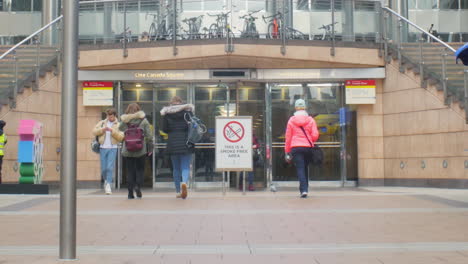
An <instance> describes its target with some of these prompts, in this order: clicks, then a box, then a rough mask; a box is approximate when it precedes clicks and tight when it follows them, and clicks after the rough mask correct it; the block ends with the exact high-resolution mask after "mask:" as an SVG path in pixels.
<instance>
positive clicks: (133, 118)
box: [119, 111, 153, 158]
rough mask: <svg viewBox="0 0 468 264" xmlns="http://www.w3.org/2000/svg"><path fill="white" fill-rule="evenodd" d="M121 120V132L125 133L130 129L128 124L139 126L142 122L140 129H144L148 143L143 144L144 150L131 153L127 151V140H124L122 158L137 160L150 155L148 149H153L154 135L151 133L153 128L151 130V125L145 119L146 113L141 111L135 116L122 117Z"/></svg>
mask: <svg viewBox="0 0 468 264" xmlns="http://www.w3.org/2000/svg"><path fill="white" fill-rule="evenodd" d="M120 119H121V120H122V122H121V123H120V125H119V130H120V131H124V132H125V130H127V128H128V123H131V124H138V123H140V122H141V123H140V126H139V127H141V128H142V129H143V133H144V135H145V142H146V144H143V148H142V149H141V150H140V151H136V152H130V151H128V150H127V147H126V146H125V139H124V141H123V146H122V156H124V157H131V158H137V157H141V156H143V155H145V154H146V153H148V149H147V148H148V147H150V148H151V146H153V133H152V132H151V128H150V124H149V122H148V120H146V118H145V113H144V112H143V111H139V112H136V113H134V114H127V115H122V116H121V117H120ZM151 151H152V150H151V149H150V150H149V152H151Z"/></svg>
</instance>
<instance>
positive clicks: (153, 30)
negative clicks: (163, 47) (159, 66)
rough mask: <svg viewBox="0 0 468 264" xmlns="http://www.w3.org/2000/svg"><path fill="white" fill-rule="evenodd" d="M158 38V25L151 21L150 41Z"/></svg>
mask: <svg viewBox="0 0 468 264" xmlns="http://www.w3.org/2000/svg"><path fill="white" fill-rule="evenodd" d="M155 40H156V25H155V24H154V23H151V26H150V29H149V31H148V41H155Z"/></svg>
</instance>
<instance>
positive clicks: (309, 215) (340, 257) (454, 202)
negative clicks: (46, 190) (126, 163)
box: [0, 189, 468, 264]
mask: <svg viewBox="0 0 468 264" xmlns="http://www.w3.org/2000/svg"><path fill="white" fill-rule="evenodd" d="M423 191H424V192H423ZM465 195H466V196H468V192H465V193H464V192H456V196H457V197H460V199H452V198H451V197H453V196H454V195H451V194H450V193H448V192H447V191H441V190H420V189H417V190H415V191H414V192H412V191H411V189H404V190H400V189H380V190H369V191H357V190H354V189H343V190H340V189H333V190H330V189H327V190H326V191H321V190H320V189H317V190H314V191H313V194H312V197H311V198H310V199H299V198H298V197H297V193H296V192H280V193H270V192H255V193H254V194H250V193H249V195H246V196H243V195H242V194H240V193H234V192H233V193H228V194H227V195H226V196H222V195H220V194H219V193H215V192H191V193H190V196H189V199H187V200H181V199H176V198H175V197H174V195H173V193H157V192H156V193H155V192H150V191H148V190H147V191H146V192H145V193H144V198H143V199H142V200H127V199H125V193H124V192H119V191H117V192H115V193H114V194H113V195H111V196H106V195H100V194H99V191H97V190H94V191H88V192H79V194H78V202H77V204H78V217H77V231H78V232H77V245H78V256H79V260H78V261H77V263H242V262H245V263H294V262H297V261H302V262H305V263H313V264H317V263H318V264H322V263H347V264H349V263H378V264H382V263H456V264H457V263H468V261H467V260H468V229H467V228H466V223H468V206H467V205H466V204H465V201H466V199H465V198H463V197H465ZM44 198H45V199H44ZM0 205H4V206H3V207H0V219H1V224H0V234H1V235H2V236H1V239H0V263H60V262H58V260H57V259H56V258H57V255H58V247H57V245H58V244H59V241H58V237H59V228H58V227H59V222H58V220H59V217H58V216H59V211H58V210H59V197H58V196H57V195H49V196H46V197H44V196H27V197H24V196H18V199H15V197H14V196H8V197H6V196H1V195H0ZM2 261H3V262H2Z"/></svg>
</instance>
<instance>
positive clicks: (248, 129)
mask: <svg viewBox="0 0 468 264" xmlns="http://www.w3.org/2000/svg"><path fill="white" fill-rule="evenodd" d="M215 153H216V156H215V157H216V171H252V170H253V159H252V154H253V153H252V117H251V116H234V117H220V116H218V117H216V152H215Z"/></svg>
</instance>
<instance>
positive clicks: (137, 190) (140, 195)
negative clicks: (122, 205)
mask: <svg viewBox="0 0 468 264" xmlns="http://www.w3.org/2000/svg"><path fill="white" fill-rule="evenodd" d="M135 192H136V195H137V198H139V199H141V197H142V196H143V195H142V194H141V189H140V186H137V187H136V188H135Z"/></svg>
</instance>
